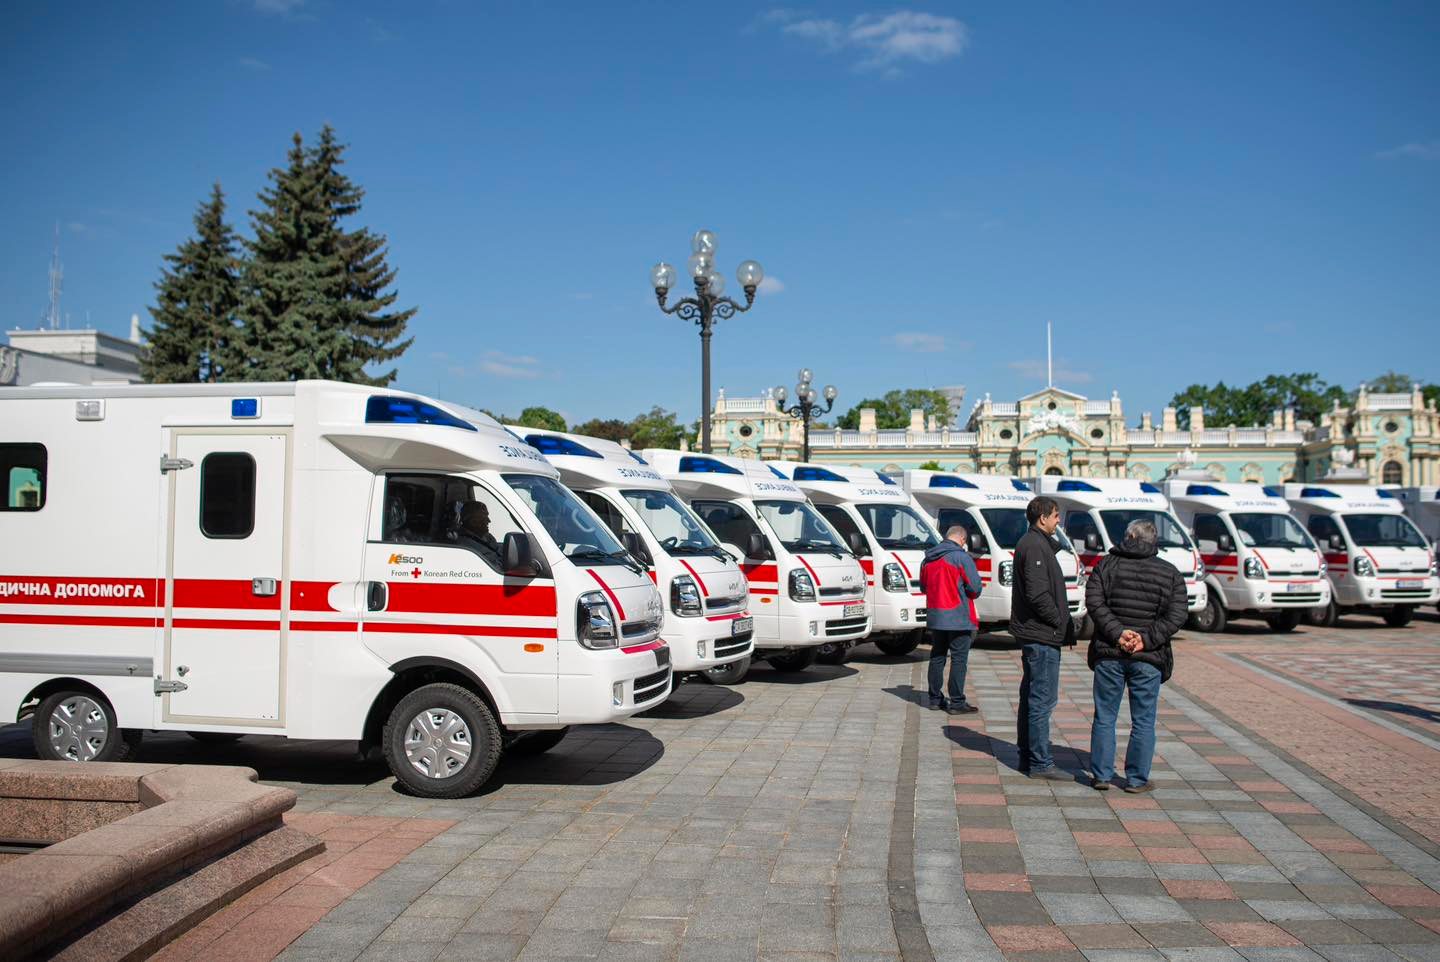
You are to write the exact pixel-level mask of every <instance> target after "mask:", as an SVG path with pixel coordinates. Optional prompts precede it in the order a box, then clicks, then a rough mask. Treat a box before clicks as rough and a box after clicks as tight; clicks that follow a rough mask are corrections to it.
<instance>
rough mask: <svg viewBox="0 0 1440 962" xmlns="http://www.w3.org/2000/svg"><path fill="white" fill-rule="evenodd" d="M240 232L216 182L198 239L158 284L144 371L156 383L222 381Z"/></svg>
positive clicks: (173, 258)
mask: <svg viewBox="0 0 1440 962" xmlns="http://www.w3.org/2000/svg"><path fill="white" fill-rule="evenodd" d="M238 249H239V248H238V240H237V238H236V236H235V231H234V230H233V229H232V228H231V227H230V225H229V224H227V223H225V194H224V192H223V191H222V190H221V189H220V185H219V184H218V183H217V184H215V186H214V187H212V188H211V190H210V199H209V200H207V201H203V202H202V203H201V204H200V207H199V208H198V209H197V210H196V212H195V236H194V237H193V238H191V239H189V240H186V241H185V242H184V243H183V244H181V245H180V246H179V247H178V248H177V249H176V251H175V253H173V254H166V255H165V263H166V264H167V265H168V266H166V267H162V268H161V269H160V280H158V281H156V283H155V290H156V292H157V294H156V298H155V302H156V303H155V306H154V307H151V308H150V316H151V318H153V319H154V321H155V324H154V326H153V327H151V328H150V330H148V331H146V332H145V349H144V351H143V352H142V353H141V355H140V373H141V376H143V377H144V378H145V380H146V381H148V382H149V383H151V384H180V383H186V382H192V381H204V382H214V381H220V380H223V379H224V378H225V376H226V374H227V373H228V370H227V368H228V367H229V362H230V359H229V357H228V356H227V355H228V353H229V351H230V350H231V338H232V335H233V334H234V333H235V323H236V311H237V310H238V308H239V306H240V260H239V257H238V256H237V251H238Z"/></svg>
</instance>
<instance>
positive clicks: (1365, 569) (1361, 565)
mask: <svg viewBox="0 0 1440 962" xmlns="http://www.w3.org/2000/svg"><path fill="white" fill-rule="evenodd" d="M1355 574H1356V575H1358V576H1359V577H1361V578H1373V577H1375V566H1374V565H1373V564H1371V563H1370V559H1369V558H1367V557H1365V556H1364V555H1361V556H1360V557H1358V558H1356V559H1355Z"/></svg>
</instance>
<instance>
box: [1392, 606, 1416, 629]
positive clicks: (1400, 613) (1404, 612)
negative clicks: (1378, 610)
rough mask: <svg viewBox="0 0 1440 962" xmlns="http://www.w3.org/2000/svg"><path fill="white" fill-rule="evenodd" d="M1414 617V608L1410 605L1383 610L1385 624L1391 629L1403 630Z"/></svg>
mask: <svg viewBox="0 0 1440 962" xmlns="http://www.w3.org/2000/svg"><path fill="white" fill-rule="evenodd" d="M1414 617H1415V608H1414V606H1412V605H1395V606H1394V607H1392V608H1387V609H1385V624H1387V625H1389V626H1390V627H1391V628H1404V627H1405V626H1406V625H1408V624H1410V619H1411V618H1414Z"/></svg>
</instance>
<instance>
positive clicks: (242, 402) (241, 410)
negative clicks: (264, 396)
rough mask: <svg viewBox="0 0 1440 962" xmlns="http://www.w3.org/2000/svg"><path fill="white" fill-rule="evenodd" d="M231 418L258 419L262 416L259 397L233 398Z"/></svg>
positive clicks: (231, 401)
mask: <svg viewBox="0 0 1440 962" xmlns="http://www.w3.org/2000/svg"><path fill="white" fill-rule="evenodd" d="M230 416H231V417H232V418H258V417H259V416H260V399H259V398H258V397H237V398H231V399H230Z"/></svg>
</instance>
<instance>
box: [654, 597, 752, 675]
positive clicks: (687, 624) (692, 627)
mask: <svg viewBox="0 0 1440 962" xmlns="http://www.w3.org/2000/svg"><path fill="white" fill-rule="evenodd" d="M742 618H745V619H749V618H750V612H748V611H742V612H736V613H734V614H727V615H703V616H700V617H696V618H677V617H674V616H670V617H668V618H667V619H666V621H665V641H666V643H667V644H668V645H669V646H670V657H671V659H672V667H673V668H674V669H675V670H676V671H682V672H694V671H705V670H706V669H707V668H718V667H719V666H721V665H728V664H729V663H730V662H732V661H739V660H740V659H741V658H744V657H745V656H746V655H749V654H750V653H751V652H752V651H753V650H754V647H755V627H754V620H753V619H751V622H750V625H751V627H750V630H749V631H743V632H741V633H740V634H735V633H734V632H733V631H732V626H733V625H734V624H735V622H736V621H737V620H739V619H742Z"/></svg>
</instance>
